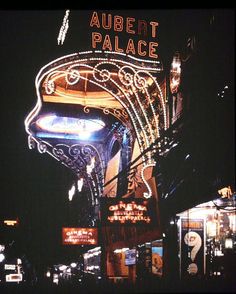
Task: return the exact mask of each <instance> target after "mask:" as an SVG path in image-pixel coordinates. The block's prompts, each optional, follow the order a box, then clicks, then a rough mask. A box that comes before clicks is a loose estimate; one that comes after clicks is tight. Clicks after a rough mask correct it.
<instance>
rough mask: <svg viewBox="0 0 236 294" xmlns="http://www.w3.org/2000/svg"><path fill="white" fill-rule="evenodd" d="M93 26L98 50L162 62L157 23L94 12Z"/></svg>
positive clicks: (92, 44) (93, 39) (95, 46)
mask: <svg viewBox="0 0 236 294" xmlns="http://www.w3.org/2000/svg"><path fill="white" fill-rule="evenodd" d="M89 26H90V28H91V29H92V30H93V31H92V33H91V47H92V48H93V49H94V50H103V51H113V52H117V53H121V54H128V55H138V56H140V57H146V58H152V59H157V58H158V54H157V47H158V42H157V40H156V38H157V31H158V26H159V24H158V22H157V21H154V20H152V21H147V20H144V19H137V18H135V17H133V16H122V15H117V14H112V13H105V12H102V11H93V12H92V14H91V18H90V23H89ZM121 34H122V35H121Z"/></svg>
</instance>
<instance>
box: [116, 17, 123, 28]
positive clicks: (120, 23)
mask: <svg viewBox="0 0 236 294" xmlns="http://www.w3.org/2000/svg"><path fill="white" fill-rule="evenodd" d="M114 31H117V32H122V31H123V17H122V16H119V15H115V16H114Z"/></svg>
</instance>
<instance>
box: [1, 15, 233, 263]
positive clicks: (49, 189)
mask: <svg viewBox="0 0 236 294" xmlns="http://www.w3.org/2000/svg"><path fill="white" fill-rule="evenodd" d="M64 12H65V10H32V11H30V10H1V11H0V58H1V87H0V97H1V109H0V112H1V115H0V120H1V124H0V128H1V144H0V152H1V157H0V167H1V176H0V177H1V180H0V187H1V192H0V217H1V219H2V218H5V217H9V218H11V217H12V218H13V217H16V216H18V217H19V219H20V221H21V222H22V226H23V227H24V234H25V240H26V243H27V244H30V246H29V245H27V246H28V247H30V248H31V255H34V256H35V254H36V257H35V260H36V261H37V260H39V259H40V256H41V257H42V255H44V257H45V260H47V258H48V260H49V261H51V260H53V258H54V259H57V258H58V256H57V254H59V253H58V252H60V251H57V250H56V248H61V247H60V246H61V245H60V242H61V226H62V224H63V223H64V222H65V221H66V218H67V214H68V210H67V191H68V188H69V187H70V185H71V183H72V180H73V174H72V173H71V172H70V170H68V169H67V168H65V167H63V166H62V165H61V164H60V163H58V162H56V160H55V159H53V158H52V157H50V156H49V155H48V154H40V153H39V152H38V151H37V150H29V148H28V144H27V134H26V132H25V129H24V119H25V117H26V115H27V114H28V113H29V111H30V110H31V109H32V108H33V106H34V105H35V103H36V93H35V87H34V81H35V77H36V75H37V73H38V72H39V70H40V68H41V67H42V66H44V65H46V64H47V63H48V62H50V61H52V60H54V59H56V58H57V57H60V56H62V55H66V54H70V53H73V52H76V51H83V50H86V49H89V48H88V47H89V46H90V44H89V33H88V23H89V17H90V15H91V12H90V13H88V11H86V10H83V11H81V12H80V13H78V12H77V15H76V13H75V11H72V12H71V14H70V25H71V27H70V28H69V31H68V35H67V37H66V38H67V39H66V41H65V46H61V47H60V46H58V45H57V35H58V32H59V28H60V26H61V24H62V20H63V17H64ZM126 13H127V14H128V15H131V16H133V15H134V16H137V17H140V18H142V17H144V16H143V15H144V12H143V10H137V11H136V12H135V13H132V11H131V10H130V11H128V12H127V11H126ZM146 13H147V15H148V17H150V19H156V20H159V21H160V31H161V33H162V40H160V50H161V52H164V51H165V50H164V49H163V48H165V46H167V45H168V44H169V43H172V45H173V44H176V46H177V45H178V42H180V40H179V39H178V31H176V32H175V31H174V30H173V28H174V27H175V21H176V22H178V25H180V27H181V26H185V28H186V24H185V22H186V21H187V20H186V19H187V18H188V20H189V19H190V18H193V28H194V17H196V13H193V12H190V13H188V14H186V11H178V10H176V11H171V12H170V11H162V12H160V11H159V12H157V11H148V12H146ZM158 13H159V15H158ZM198 13H200V12H198ZM201 13H202V14H204V13H208V12H204V11H201ZM124 14H125V12H124V13H123V15H124ZM156 15H157V16H156ZM148 17H147V18H148ZM196 19H197V17H196V18H195V20H196ZM195 25H196V24H195ZM226 25H227V24H226ZM187 33H188V32H187V28H186V34H187ZM163 36H166V37H165V38H164V37H163ZM167 36H168V37H167ZM168 42H169V43H168ZM225 62H228V61H227V60H226V61H225ZM49 257H50V258H51V260H50V258H49Z"/></svg>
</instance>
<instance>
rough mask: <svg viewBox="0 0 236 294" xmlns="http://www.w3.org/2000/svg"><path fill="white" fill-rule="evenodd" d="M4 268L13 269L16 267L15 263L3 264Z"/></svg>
mask: <svg viewBox="0 0 236 294" xmlns="http://www.w3.org/2000/svg"><path fill="white" fill-rule="evenodd" d="M4 269H5V270H15V269H16V265H15V264H5V265H4Z"/></svg>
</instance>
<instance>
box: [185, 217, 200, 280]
mask: <svg viewBox="0 0 236 294" xmlns="http://www.w3.org/2000/svg"><path fill="white" fill-rule="evenodd" d="M204 274H205V220H204V219H188V218H180V277H181V278H190V277H202V276H203V275H204Z"/></svg>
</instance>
